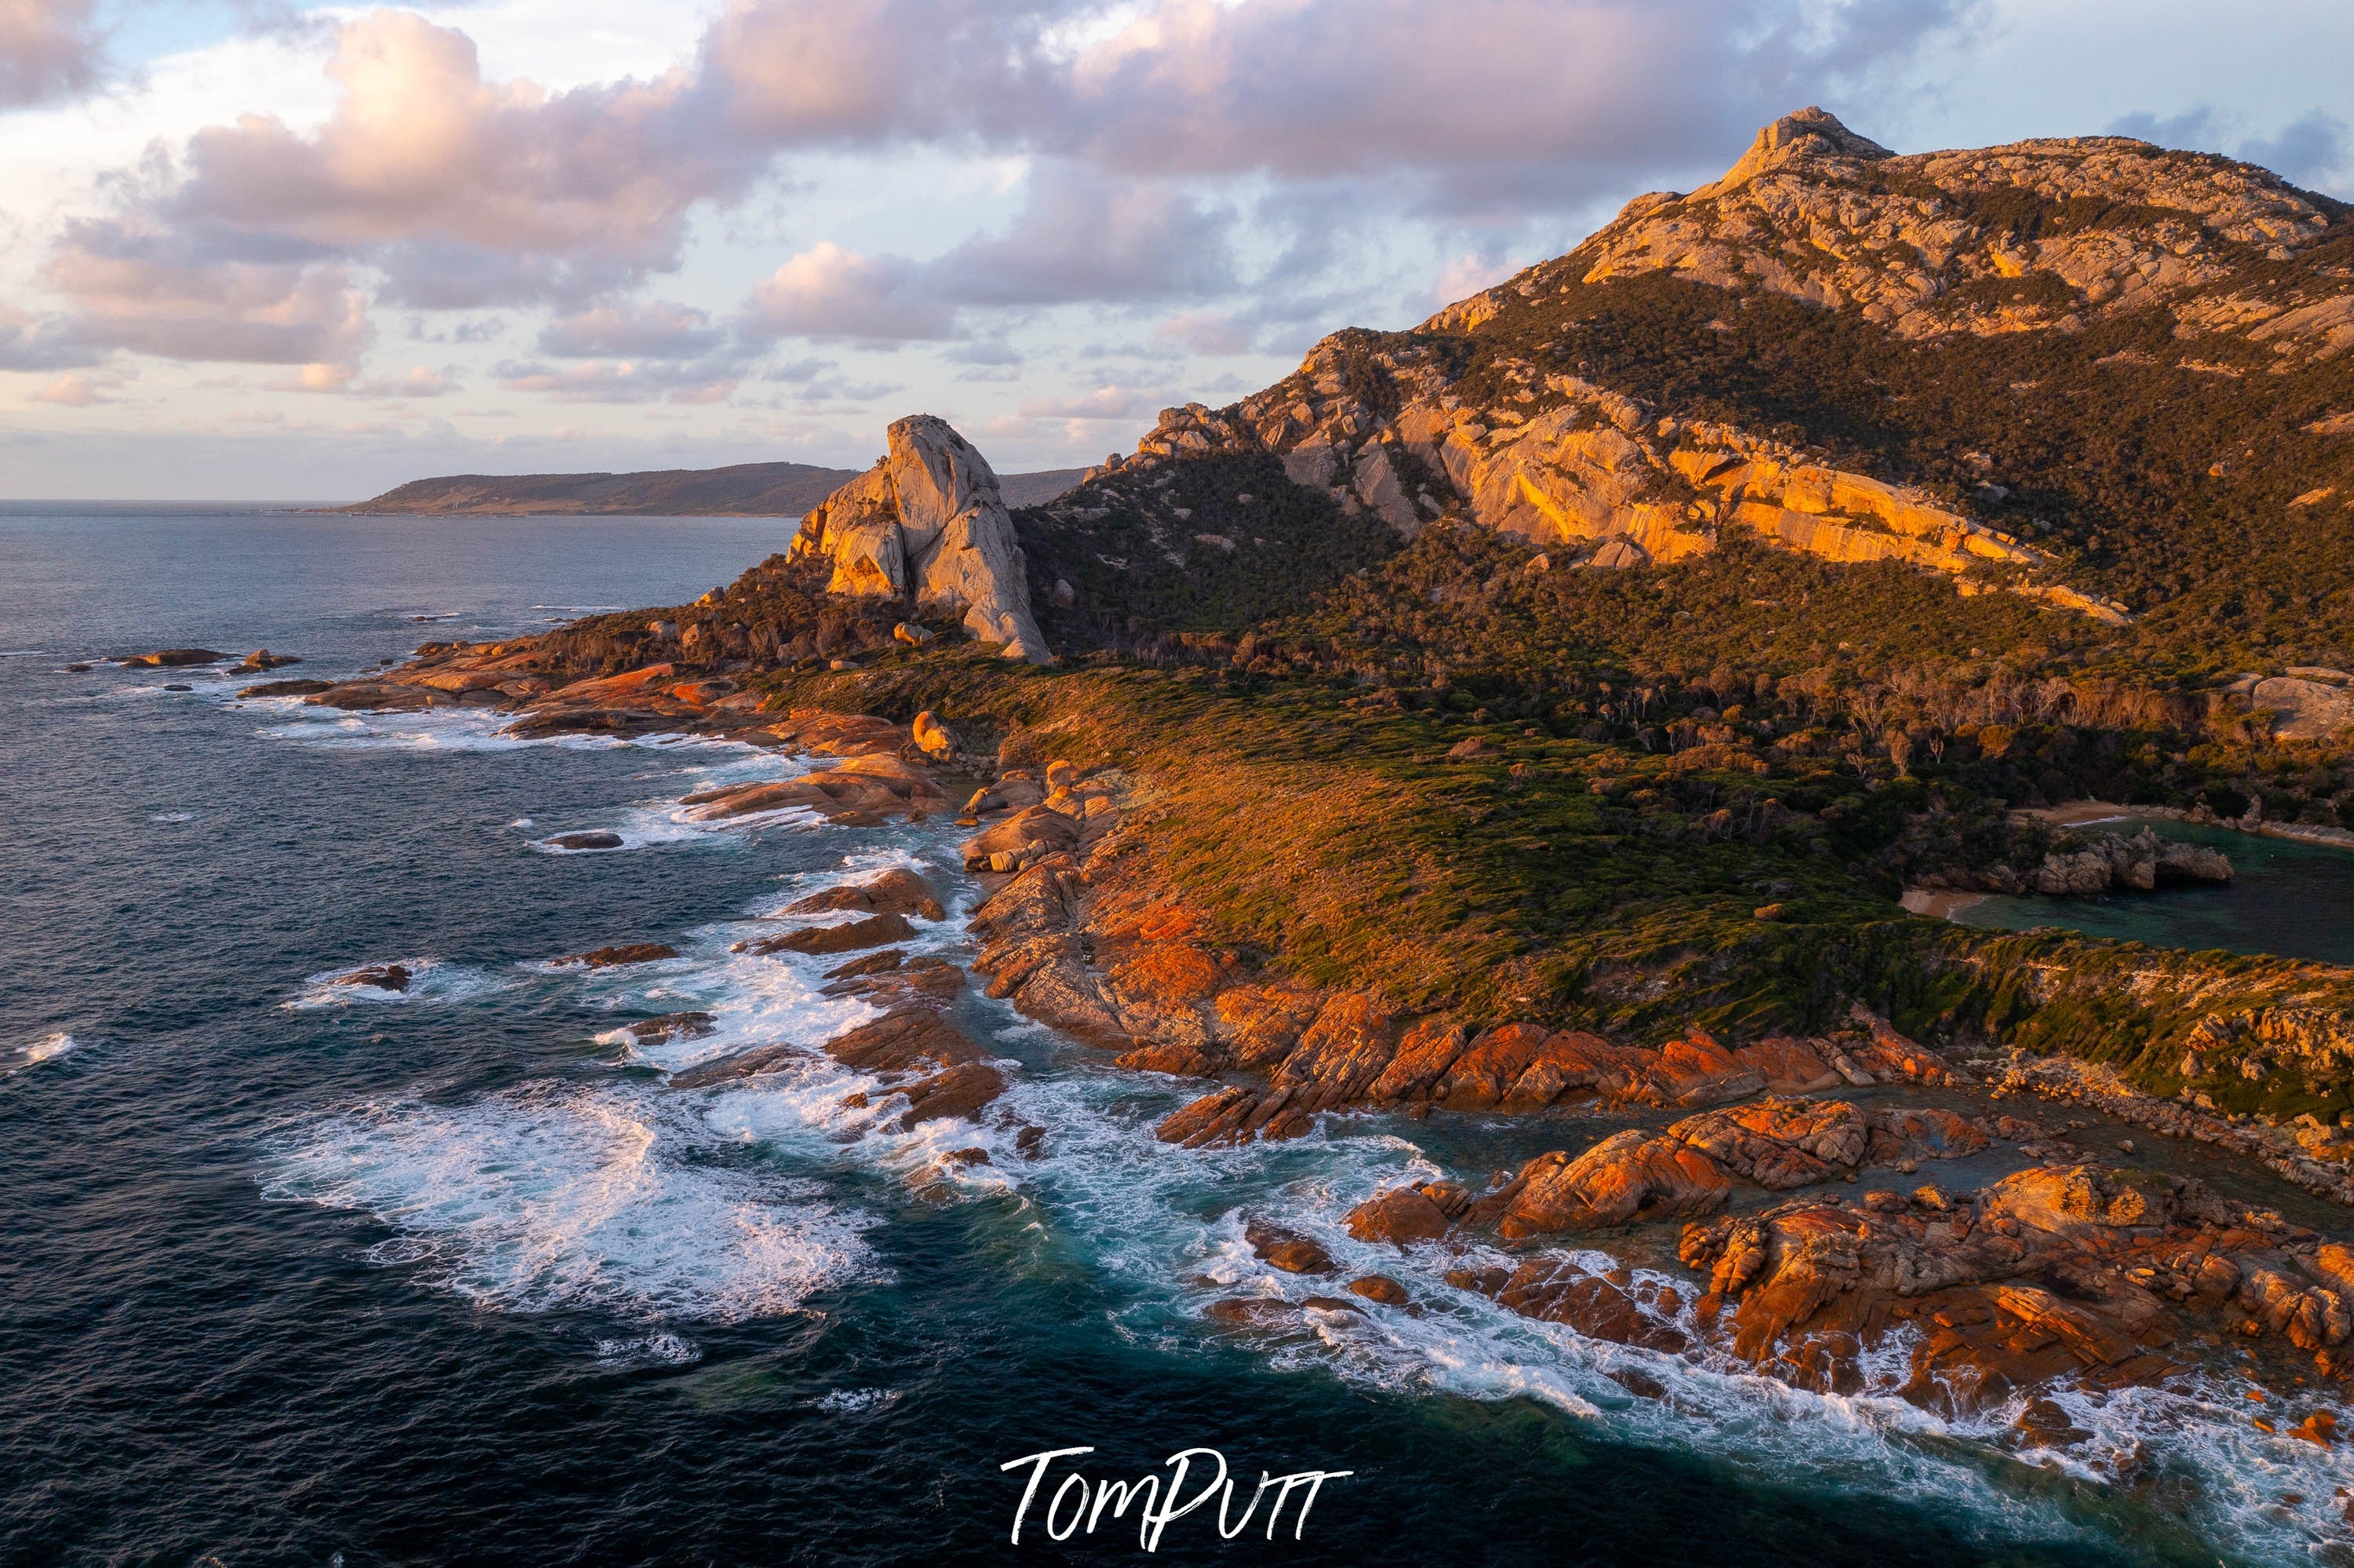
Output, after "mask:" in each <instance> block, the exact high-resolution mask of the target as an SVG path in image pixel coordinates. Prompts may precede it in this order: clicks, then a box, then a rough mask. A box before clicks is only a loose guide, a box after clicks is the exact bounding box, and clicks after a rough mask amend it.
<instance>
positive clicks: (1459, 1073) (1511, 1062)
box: [1430, 1023, 1552, 1111]
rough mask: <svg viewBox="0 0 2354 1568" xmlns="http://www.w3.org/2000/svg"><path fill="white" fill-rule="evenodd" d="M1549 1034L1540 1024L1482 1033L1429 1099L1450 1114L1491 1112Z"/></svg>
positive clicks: (1526, 1068)
mask: <svg viewBox="0 0 2354 1568" xmlns="http://www.w3.org/2000/svg"><path fill="white" fill-rule="evenodd" d="M1551 1034H1552V1031H1550V1030H1548V1029H1546V1028H1545V1027H1544V1025H1543V1024H1541V1023H1506V1024H1501V1025H1500V1026H1498V1027H1496V1028H1494V1029H1488V1030H1482V1031H1481V1032H1480V1033H1479V1038H1477V1039H1475V1040H1473V1041H1472V1042H1471V1044H1470V1048H1469V1049H1468V1050H1466V1051H1465V1052H1464V1053H1463V1054H1461V1055H1460V1056H1458V1057H1457V1058H1456V1059H1455V1062H1454V1065H1452V1066H1449V1067H1448V1068H1447V1071H1446V1072H1445V1074H1444V1075H1441V1076H1440V1078H1439V1080H1438V1082H1437V1085H1436V1086H1434V1087H1433V1088H1432V1089H1431V1091H1430V1097H1431V1098H1433V1099H1435V1100H1439V1101H1442V1102H1444V1103H1445V1105H1446V1106H1447V1109H1449V1110H1458V1111H1479V1110H1490V1109H1492V1108H1494V1107H1495V1106H1496V1104H1497V1102H1499V1101H1500V1100H1501V1099H1503V1097H1505V1095H1506V1094H1507V1093H1509V1092H1510V1091H1511V1088H1512V1086H1513V1085H1515V1084H1517V1083H1518V1082H1519V1081H1520V1078H1521V1075H1522V1073H1524V1072H1526V1071H1528V1067H1529V1064H1530V1063H1531V1062H1532V1061H1533V1060H1535V1058H1536V1054H1537V1051H1538V1049H1539V1048H1540V1047H1542V1046H1543V1044H1544V1043H1545V1041H1546V1040H1547V1039H1548V1038H1549V1037H1550V1036H1551Z"/></svg>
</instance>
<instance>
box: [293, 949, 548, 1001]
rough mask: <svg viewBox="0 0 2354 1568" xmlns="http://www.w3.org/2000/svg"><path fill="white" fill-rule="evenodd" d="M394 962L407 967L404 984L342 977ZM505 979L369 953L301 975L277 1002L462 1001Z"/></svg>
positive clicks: (500, 985)
mask: <svg viewBox="0 0 2354 1568" xmlns="http://www.w3.org/2000/svg"><path fill="white" fill-rule="evenodd" d="M395 965H398V966H399V967H400V968H402V969H407V970H408V986H407V988H406V989H404V990H401V991H390V990H387V989H386V988H385V987H382V986H376V985H345V984H344V983H342V981H343V978H344V977H345V975H350V974H356V973H358V972H360V971H362V970H364V969H390V968H392V967H393V966H395ZM511 983H512V982H511V981H510V980H509V979H508V978H507V977H505V976H504V975H498V974H493V973H491V972H489V971H487V970H483V969H470V968H468V967H467V966H465V965H463V964H450V963H444V962H442V960H440V959H435V958H408V959H383V960H381V961H378V960H373V959H371V960H369V961H366V962H364V963H357V964H350V965H346V966H345V967H343V968H340V969H322V970H320V971H319V972H318V973H317V974H314V975H306V976H304V977H303V980H302V991H301V992H300V993H299V994H297V995H295V996H293V997H291V998H289V999H288V1000H287V1001H282V1002H281V1003H279V1005H280V1006H281V1007H282V1008H285V1009H287V1010H288V1011H290V1012H313V1011H316V1010H319V1009H323V1008H340V1007H375V1006H385V1005H389V1004H392V1003H396V1002H452V1001H472V1000H473V999H474V998H476V997H480V996H483V995H485V994H487V993H489V992H492V991H499V990H503V989H504V988H505V987H506V986H507V985H509V984H511Z"/></svg>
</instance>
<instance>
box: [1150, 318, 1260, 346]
mask: <svg viewBox="0 0 2354 1568" xmlns="http://www.w3.org/2000/svg"><path fill="white" fill-rule="evenodd" d="M1153 330H1154V332H1155V333H1156V334H1158V335H1159V336H1161V337H1163V338H1166V339H1168V340H1169V341H1170V342H1172V343H1176V344H1183V345H1184V348H1185V351H1186V352H1187V353H1188V354H1201V355H1225V354H1248V353H1249V352H1250V348H1251V344H1252V343H1253V342H1254V341H1255V340H1256V338H1257V333H1256V332H1255V331H1254V330H1253V329H1252V327H1251V325H1250V323H1247V322H1246V321H1244V320H1243V319H1242V318H1241V317H1240V316H1239V315H1237V314H1236V313H1234V312H1231V311H1184V312H1181V313H1178V314H1176V315H1173V316H1171V317H1170V318H1169V319H1168V320H1167V321H1165V322H1162V323H1161V324H1160V325H1159V326H1158V327H1156V328H1154V329H1153Z"/></svg>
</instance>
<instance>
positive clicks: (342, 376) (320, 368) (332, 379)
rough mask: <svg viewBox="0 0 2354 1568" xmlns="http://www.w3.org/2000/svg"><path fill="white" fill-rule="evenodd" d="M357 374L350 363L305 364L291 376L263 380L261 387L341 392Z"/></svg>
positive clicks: (349, 385)
mask: <svg viewBox="0 0 2354 1568" xmlns="http://www.w3.org/2000/svg"><path fill="white" fill-rule="evenodd" d="M358 374H359V370H358V367H357V366H352V365H332V364H329V365H306V366H302V368H301V369H300V370H297V371H296V372H295V373H294V374H293V375H292V376H280V377H279V378H278V379H277V380H275V381H265V382H263V383H262V387H263V389H264V390H265V391H270V392H342V391H345V390H346V389H347V388H349V387H351V385H352V379H353V377H354V376H357V375H358Z"/></svg>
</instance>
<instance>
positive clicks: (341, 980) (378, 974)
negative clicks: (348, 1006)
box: [334, 964, 414, 991]
mask: <svg viewBox="0 0 2354 1568" xmlns="http://www.w3.org/2000/svg"><path fill="white" fill-rule="evenodd" d="M413 978H414V977H413V976H412V975H411V974H410V972H409V969H408V965H407V964H370V965H369V966H368V967H367V968H366V969H354V970H353V971H352V972H351V973H349V974H347V975H337V976H336V977H335V979H334V983H335V984H337V985H356V986H366V987H367V988H368V989H370V990H372V991H407V990H408V982H409V981H410V980H411V979H413Z"/></svg>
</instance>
